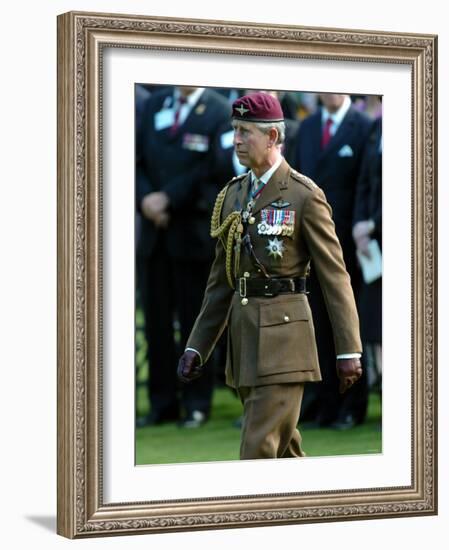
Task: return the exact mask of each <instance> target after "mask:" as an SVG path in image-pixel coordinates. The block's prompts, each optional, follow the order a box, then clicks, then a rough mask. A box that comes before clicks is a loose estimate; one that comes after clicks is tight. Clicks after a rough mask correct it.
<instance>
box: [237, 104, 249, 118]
mask: <svg viewBox="0 0 449 550" xmlns="http://www.w3.org/2000/svg"><path fill="white" fill-rule="evenodd" d="M235 110H236V111H238V112H239V113H240V116H243V115H244V114H245V113H248V112H249V109H245V107H243V105H240V107H236V108H235Z"/></svg>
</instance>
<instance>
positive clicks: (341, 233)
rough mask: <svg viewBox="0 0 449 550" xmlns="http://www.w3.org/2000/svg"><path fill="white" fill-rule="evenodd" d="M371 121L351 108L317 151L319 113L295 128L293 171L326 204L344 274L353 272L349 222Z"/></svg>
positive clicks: (352, 244)
mask: <svg viewBox="0 0 449 550" xmlns="http://www.w3.org/2000/svg"><path fill="white" fill-rule="evenodd" d="M371 124H372V122H371V120H370V119H369V118H368V117H367V116H366V115H364V114H363V113H360V112H359V111H357V110H356V109H354V108H353V107H352V106H351V107H350V108H349V110H348V112H347V113H346V116H345V117H344V119H343V121H342V123H341V124H340V126H339V128H338V130H337V133H336V134H335V135H334V136H333V137H332V138H331V140H330V142H329V144H328V145H327V147H326V148H325V149H324V150H321V133H322V129H321V109H320V110H318V111H317V112H316V113H314V114H313V115H311V116H310V117H308V118H306V119H305V120H304V121H303V122H302V123H301V126H300V128H299V132H298V138H297V144H296V162H295V165H294V167H295V168H296V169H297V170H298V171H299V172H301V173H302V174H305V175H306V176H308V177H309V178H312V179H313V180H314V181H315V182H316V183H317V185H319V186H320V187H321V189H322V190H323V191H324V193H325V195H326V199H327V201H328V202H329V204H330V206H331V208H332V212H333V219H334V222H335V226H336V232H337V236H338V238H339V240H340V243H341V246H342V249H343V254H344V258H345V262H346V265H347V268H348V271H349V272H350V273H351V274H352V273H353V272H354V269H355V266H356V262H355V247H354V243H353V239H352V221H353V210H354V199H355V193H356V184H357V180H358V176H359V171H360V165H361V160H362V155H363V151H364V148H365V144H366V141H367V137H368V133H369V130H370V127H371Z"/></svg>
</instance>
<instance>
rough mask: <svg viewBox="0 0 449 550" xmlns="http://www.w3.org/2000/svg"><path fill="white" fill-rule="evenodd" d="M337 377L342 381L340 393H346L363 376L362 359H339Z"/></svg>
mask: <svg viewBox="0 0 449 550" xmlns="http://www.w3.org/2000/svg"><path fill="white" fill-rule="evenodd" d="M337 376H338V378H339V379H340V393H344V392H345V391H346V390H348V389H349V388H350V387H351V386H352V385H353V384H354V383H355V382H357V380H358V379H359V378H360V377H361V376H362V364H361V363H360V359H356V358H353V359H337Z"/></svg>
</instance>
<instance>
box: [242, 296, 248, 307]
mask: <svg viewBox="0 0 449 550" xmlns="http://www.w3.org/2000/svg"><path fill="white" fill-rule="evenodd" d="M241 303H242V306H246V304H247V303H248V298H242V302H241Z"/></svg>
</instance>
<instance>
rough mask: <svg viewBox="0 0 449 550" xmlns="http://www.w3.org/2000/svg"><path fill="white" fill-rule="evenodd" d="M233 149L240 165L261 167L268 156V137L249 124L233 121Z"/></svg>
mask: <svg viewBox="0 0 449 550" xmlns="http://www.w3.org/2000/svg"><path fill="white" fill-rule="evenodd" d="M232 125H233V127H234V147H235V152H236V154H237V157H238V159H239V162H240V164H242V165H243V166H246V167H247V168H253V167H257V166H263V165H264V164H265V162H266V159H267V157H268V155H269V148H268V144H269V142H270V136H269V135H268V134H264V133H263V132H261V131H260V130H259V128H257V127H256V125H255V124H253V123H251V122H242V121H240V120H235V121H234V122H233V124H232Z"/></svg>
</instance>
